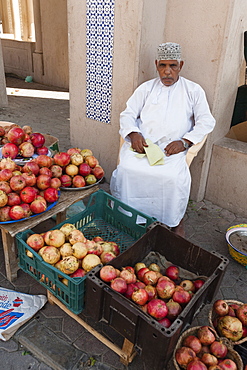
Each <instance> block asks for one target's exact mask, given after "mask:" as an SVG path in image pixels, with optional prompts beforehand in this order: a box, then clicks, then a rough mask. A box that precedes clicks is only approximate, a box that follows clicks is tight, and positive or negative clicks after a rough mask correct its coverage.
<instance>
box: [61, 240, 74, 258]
mask: <svg viewBox="0 0 247 370" xmlns="http://www.w3.org/2000/svg"><path fill="white" fill-rule="evenodd" d="M60 253H61V256H62V257H68V256H72V255H73V249H72V246H71V244H70V243H64V244H63V245H61V247H60Z"/></svg>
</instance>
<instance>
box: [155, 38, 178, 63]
mask: <svg viewBox="0 0 247 370" xmlns="http://www.w3.org/2000/svg"><path fill="white" fill-rule="evenodd" d="M157 60H181V46H180V45H179V44H176V43H175V42H165V43H164V44H160V45H159V46H158V49H157Z"/></svg>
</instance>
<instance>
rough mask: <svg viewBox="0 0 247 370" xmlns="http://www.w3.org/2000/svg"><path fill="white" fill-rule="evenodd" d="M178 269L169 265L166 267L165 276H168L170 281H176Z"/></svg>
mask: <svg viewBox="0 0 247 370" xmlns="http://www.w3.org/2000/svg"><path fill="white" fill-rule="evenodd" d="M179 272H180V271H179V267H178V266H174V265H171V266H169V267H167V269H166V271H165V275H166V276H168V277H169V278H170V279H171V280H178V278H179Z"/></svg>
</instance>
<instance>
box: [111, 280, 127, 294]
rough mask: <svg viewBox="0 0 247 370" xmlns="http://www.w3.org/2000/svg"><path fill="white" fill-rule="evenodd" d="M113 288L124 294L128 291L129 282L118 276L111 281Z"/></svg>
mask: <svg viewBox="0 0 247 370" xmlns="http://www.w3.org/2000/svg"><path fill="white" fill-rule="evenodd" d="M111 288H112V289H113V290H115V291H116V292H118V293H121V294H124V293H126V291H127V283H126V281H125V280H124V279H123V278H121V277H117V278H115V279H113V280H112V281H111Z"/></svg>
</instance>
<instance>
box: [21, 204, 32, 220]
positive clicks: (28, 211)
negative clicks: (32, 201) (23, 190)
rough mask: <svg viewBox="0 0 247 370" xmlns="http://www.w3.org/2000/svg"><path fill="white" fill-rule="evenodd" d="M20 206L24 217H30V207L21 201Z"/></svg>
mask: <svg viewBox="0 0 247 370" xmlns="http://www.w3.org/2000/svg"><path fill="white" fill-rule="evenodd" d="M20 206H21V208H22V209H23V211H24V218H27V217H30V216H31V215H32V211H31V209H30V206H29V204H27V203H22V204H20Z"/></svg>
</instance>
